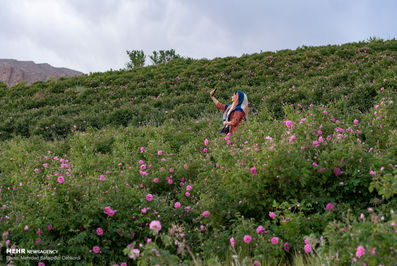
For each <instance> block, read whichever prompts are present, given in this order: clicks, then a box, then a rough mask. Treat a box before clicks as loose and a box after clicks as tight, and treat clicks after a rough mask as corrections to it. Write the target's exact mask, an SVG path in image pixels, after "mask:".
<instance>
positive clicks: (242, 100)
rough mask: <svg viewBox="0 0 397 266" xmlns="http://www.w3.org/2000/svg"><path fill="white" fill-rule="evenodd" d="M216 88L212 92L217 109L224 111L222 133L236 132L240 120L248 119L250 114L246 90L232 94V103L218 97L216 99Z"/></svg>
mask: <svg viewBox="0 0 397 266" xmlns="http://www.w3.org/2000/svg"><path fill="white" fill-rule="evenodd" d="M215 91H216V89H214V90H212V91H211V92H210V96H211V99H212V101H213V102H214V103H215V104H216V109H219V110H221V111H222V112H223V119H222V121H223V125H224V127H223V128H222V130H221V133H223V134H227V133H230V134H232V133H234V132H236V130H237V127H238V126H239V124H240V122H241V121H242V120H243V119H244V120H247V115H248V98H247V95H245V93H244V92H242V91H240V90H238V91H236V92H235V93H234V94H233V96H232V101H233V103H232V104H230V105H229V104H226V105H225V104H222V103H220V102H219V101H218V100H217V99H215V97H214V94H215Z"/></svg>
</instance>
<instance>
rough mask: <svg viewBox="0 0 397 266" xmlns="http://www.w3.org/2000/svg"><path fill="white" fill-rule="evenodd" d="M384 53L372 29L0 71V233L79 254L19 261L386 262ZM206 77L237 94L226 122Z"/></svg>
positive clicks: (387, 67)
mask: <svg viewBox="0 0 397 266" xmlns="http://www.w3.org/2000/svg"><path fill="white" fill-rule="evenodd" d="M396 57H397V41H396V40H389V41H382V40H371V41H369V42H360V43H350V44H344V45H341V46H336V45H334V46H330V45H329V46H322V47H306V46H305V47H301V48H298V49H297V50H295V51H291V50H282V51H278V52H274V53H273V52H265V53H259V54H253V55H243V56H242V57H240V58H235V57H228V58H216V59H214V60H206V59H201V60H193V59H184V58H178V59H175V60H171V61H169V62H168V63H166V64H159V65H156V66H148V67H140V68H134V69H132V70H129V71H127V70H120V71H109V72H106V73H91V74H90V75H88V76H81V77H73V78H61V79H58V80H50V81H48V82H36V83H34V84H32V85H31V86H26V85H24V84H19V85H17V86H15V87H11V88H7V87H6V86H5V85H4V84H3V85H2V84H0V106H1V108H0V189H1V191H0V200H1V203H2V207H1V208H0V221H1V223H0V231H1V232H2V242H1V245H2V246H7V247H18V248H25V249H36V250H37V249H39V250H48V249H49V250H58V255H60V256H71V257H77V256H80V257H81V259H80V260H78V261H71V260H69V261H56V260H55V261H51V262H50V261H48V260H36V261H18V262H17V263H18V265H19V264H22V265H23V263H26V264H29V263H32V264H37V263H38V262H44V263H45V264H49V263H55V264H56V263H59V264H61V263H65V262H68V263H70V264H73V265H75V264H76V263H77V264H78V263H80V265H86V264H93V265H98V264H107V265H113V264H114V263H116V264H121V263H123V262H126V263H128V264H131V265H133V264H136V263H138V264H142V265H147V264H149V265H152V264H153V265H155V264H159V265H164V264H172V265H175V264H178V263H181V264H182V263H184V264H210V265H215V264H219V265H224V264H231V263H235V264H238V263H247V264H253V263H254V264H256V265H257V264H258V263H261V264H262V265H264V264H270V265H274V264H277V263H281V264H292V263H294V264H297V263H299V261H301V262H304V263H317V264H318V263H324V264H332V265H334V264H358V265H363V264H364V263H366V264H367V265H379V264H383V265H390V264H391V262H392V261H397V231H396V230H397V228H396V227H395V223H396V222H397V216H396V214H395V213H394V211H395V210H396V207H397V204H396V203H397V200H396V198H395V195H396V193H397V145H396V143H397V118H396V117H397V116H396V114H397V108H396V104H395V103H396V100H397V93H396V92H397V75H396V73H397V62H396ZM214 87H218V88H219V89H218V91H217V94H216V95H215V96H216V97H217V98H218V99H219V100H220V101H221V102H223V103H229V102H231V95H232V93H233V92H234V91H236V90H237V89H240V90H242V91H244V92H245V93H246V94H247V95H248V99H249V102H250V104H249V108H250V112H249V115H248V120H247V121H246V122H245V123H243V125H241V126H240V127H239V129H238V132H237V133H236V134H235V135H232V136H226V137H225V136H222V135H220V134H219V130H220V128H221V113H220V112H219V111H218V110H216V109H215V106H214V104H213V103H212V101H211V100H210V98H209V91H210V89H212V88H214ZM160 224H161V226H160ZM160 227H161V228H160ZM159 229H160V230H159Z"/></svg>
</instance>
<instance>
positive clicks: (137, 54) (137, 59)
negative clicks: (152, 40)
mask: <svg viewBox="0 0 397 266" xmlns="http://www.w3.org/2000/svg"><path fill="white" fill-rule="evenodd" d="M127 55H128V57H129V58H130V62H128V63H127V64H126V67H127V69H129V70H130V69H133V68H137V67H143V66H144V65H145V59H146V55H145V53H144V52H143V50H132V51H128V50H127Z"/></svg>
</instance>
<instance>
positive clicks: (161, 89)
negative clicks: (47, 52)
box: [0, 40, 397, 139]
mask: <svg viewBox="0 0 397 266" xmlns="http://www.w3.org/2000/svg"><path fill="white" fill-rule="evenodd" d="M396 50H397V41H394V40H392V41H386V42H382V41H373V42H370V43H365V42H362V43H353V44H345V45H342V46H335V45H334V46H323V47H303V48H300V49H297V50H296V51H291V50H283V51H278V52H277V53H272V52H266V53H261V54H253V55H245V56H242V57H240V58H235V57H229V58H217V59H214V60H205V59H202V60H178V61H173V62H170V63H168V64H167V65H159V66H148V67H145V68H142V69H135V70H132V71H110V72H106V73H94V74H91V75H89V76H78V77H73V78H68V79H64V78H60V79H58V80H56V81H48V82H36V83H35V84H32V85H31V86H28V87H25V86H24V85H21V86H19V87H13V88H12V89H6V88H5V87H3V88H1V85H0V90H1V96H0V97H1V98H0V104H1V106H2V112H1V114H0V131H2V132H3V135H2V139H4V138H8V137H10V136H11V135H12V134H16V135H22V136H25V137H29V136H32V135H42V136H44V137H46V138H54V137H64V136H67V135H68V134H70V133H71V132H73V131H74V130H76V129H77V130H85V129H86V128H87V127H94V128H98V129H99V128H102V127H104V126H107V125H112V126H127V125H132V126H139V125H143V124H153V125H160V124H162V123H163V122H164V121H165V120H169V119H171V118H173V119H177V120H179V119H184V118H198V117H201V116H203V115H207V114H214V113H215V112H216V110H215V108H214V107H213V106H212V105H211V103H210V99H209V97H208V93H209V91H210V89H211V88H214V87H218V88H219V90H218V94H217V96H218V97H219V98H220V99H229V98H230V94H231V92H232V91H233V90H235V89H237V88H241V89H242V90H243V91H244V92H246V93H247V95H249V101H250V110H252V112H251V113H250V115H256V114H257V113H258V112H259V111H263V110H267V112H266V113H269V114H270V115H271V116H272V117H273V118H275V119H280V118H284V117H285V114H284V113H283V110H282V106H283V105H289V104H294V105H295V106H296V107H297V108H303V109H304V108H307V107H308V106H309V105H310V104H314V105H327V104H330V103H337V102H343V104H346V105H347V106H346V108H347V110H346V111H348V112H350V111H353V112H355V111H359V112H365V111H367V110H368V109H369V108H370V107H371V106H373V105H374V102H375V97H376V95H377V94H376V88H377V87H379V86H390V87H392V90H393V89H394V88H395V87H396V83H395V73H396V70H397V69H396V68H397V64H396ZM383 79H386V81H385V82H384V81H383ZM343 97H346V99H342V98H343ZM297 104H299V105H300V107H298V106H297ZM262 113H263V112H262Z"/></svg>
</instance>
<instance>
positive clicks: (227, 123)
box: [223, 121, 232, 126]
mask: <svg viewBox="0 0 397 266" xmlns="http://www.w3.org/2000/svg"><path fill="white" fill-rule="evenodd" d="M231 124H232V122H230V121H223V125H225V126H230V125H231Z"/></svg>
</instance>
